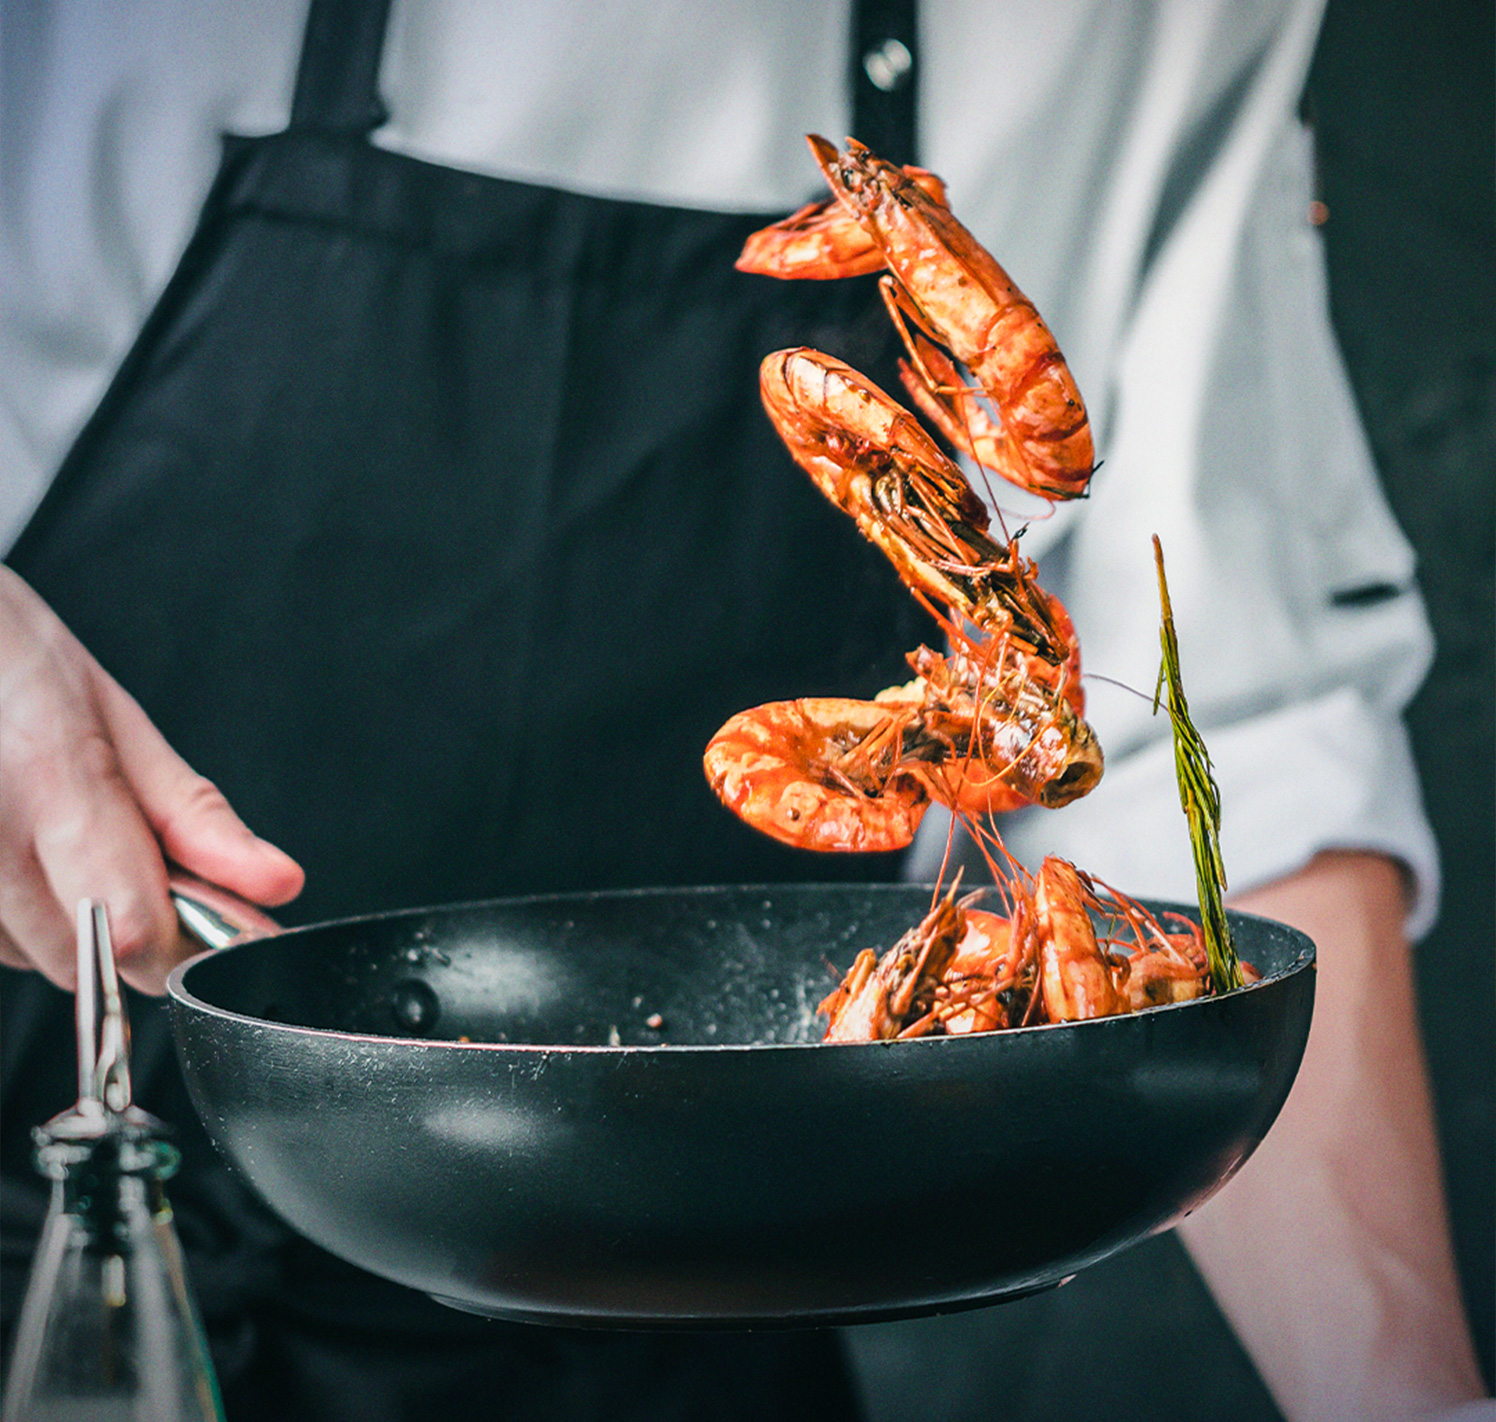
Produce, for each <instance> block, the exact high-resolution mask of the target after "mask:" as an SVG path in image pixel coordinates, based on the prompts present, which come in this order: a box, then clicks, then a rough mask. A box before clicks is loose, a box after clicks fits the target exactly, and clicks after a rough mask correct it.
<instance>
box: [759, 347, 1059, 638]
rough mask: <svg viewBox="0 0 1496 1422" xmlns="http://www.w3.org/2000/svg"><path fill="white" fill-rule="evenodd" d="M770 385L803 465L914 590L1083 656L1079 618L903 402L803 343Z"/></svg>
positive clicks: (764, 373)
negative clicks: (993, 528)
mask: <svg viewBox="0 0 1496 1422" xmlns="http://www.w3.org/2000/svg"><path fill="white" fill-rule="evenodd" d="M759 388H760V391H761V393H762V396H763V402H764V408H765V410H766V411H767V412H768V415H769V418H770V420H771V421H772V423H773V425H774V428H775V429H776V430H777V431H778V433H779V437H780V438H781V439H782V440H783V441H784V443H785V445H786V447H787V448H788V449H789V452H790V454H791V455H792V456H793V457H794V459H795V462H796V463H797V464H799V465H800V467H801V468H802V469H804V470H805V472H806V473H807V474H809V475H810V477H811V479H812V480H813V481H814V482H815V484H816V487H817V488H819V489H820V490H821V492H822V493H823V494H825V495H826V497H827V498H828V499H830V500H831V501H832V503H834V504H836V505H837V506H838V507H839V508H841V509H842V510H843V511H845V512H846V513H848V514H850V515H851V516H852V518H853V519H854V520H855V521H856V523H857V527H858V529H859V530H860V532H861V533H862V535H863V537H864V538H866V539H867V540H868V541H869V542H870V543H872V544H873V545H874V546H875V547H877V548H879V549H880V550H881V551H882V552H883V553H884V554H885V555H886V556H887V558H888V560H889V561H890V562H891V563H892V564H893V566H894V568H895V569H896V570H897V571H898V574H899V576H900V577H901V578H902V579H903V580H904V582H905V584H907V585H908V586H909V587H910V588H911V589H913V590H915V591H916V592H917V593H922V594H924V595H925V596H927V597H928V598H931V599H933V600H934V601H936V602H938V603H941V604H943V605H945V606H946V607H949V608H951V609H952V610H953V611H954V612H955V613H956V614H957V615H958V616H960V617H963V618H966V619H967V620H969V621H971V622H972V623H973V624H975V625H976V626H977V627H978V628H980V629H981V631H982V632H984V633H986V634H987V635H988V636H1008V637H1011V638H1014V639H1016V640H1018V641H1020V642H1022V643H1023V644H1024V645H1025V646H1026V647H1027V648H1030V649H1032V650H1033V651H1034V652H1035V653H1036V654H1037V655H1038V656H1039V657H1041V658H1042V659H1044V660H1045V661H1047V662H1049V663H1050V664H1052V665H1054V666H1059V665H1060V664H1061V663H1063V662H1064V661H1065V660H1066V659H1067V658H1070V657H1071V656H1072V655H1073V654H1074V641H1075V639H1074V630H1073V628H1072V627H1071V626H1070V621H1069V618H1068V616H1066V615H1065V613H1064V609H1063V608H1061V607H1060V605H1059V603H1058V600H1057V599H1055V598H1054V597H1052V596H1051V595H1050V594H1048V593H1046V592H1045V591H1044V590H1043V589H1042V588H1041V587H1040V586H1039V584H1038V582H1037V580H1036V579H1035V577H1034V566H1033V564H1032V563H1031V562H1029V561H1027V560H1025V559H1024V558H1022V557H1021V556H1020V555H1019V553H1018V550H1017V548H1016V546H1015V545H1014V544H1013V543H1009V544H1008V546H1007V547H1003V546H1001V545H999V544H997V543H995V542H994V541H993V540H992V539H991V538H990V537H989V536H988V533H987V529H988V514H987V508H986V505H984V504H983V503H982V501H981V499H980V498H978V496H977V494H976V491H975V490H974V489H973V488H972V487H971V485H970V484H969V483H968V482H967V479H966V476H965V475H964V474H963V473H962V472H961V470H960V469H958V468H957V467H956V465H955V464H953V463H952V462H951V461H950V460H949V459H947V458H946V456H945V455H944V454H942V453H941V451H940V449H939V447H938V446H937V445H936V444H935V441H934V440H933V439H931V437H930V436H929V434H927V433H926V431H925V429H924V427H923V426H922V425H920V423H919V421H918V420H916V419H915V417H914V416H913V415H912V414H911V413H910V412H909V411H908V410H906V409H905V408H904V407H903V406H902V405H900V404H899V403H898V401H896V400H894V399H893V398H892V397H891V396H889V395H888V394H887V393H885V392H884V391H883V390H882V389H880V388H879V387H878V386H877V385H875V384H874V383H873V382H872V381H871V380H869V379H868V378H867V377H866V376H865V375H862V374H861V373H860V372H858V371H856V370H854V369H852V367H851V366H849V365H847V364H846V363H845V362H843V361H840V360H837V359H836V357H834V356H829V355H825V354H823V353H822V352H820V351H815V350H811V349H809V348H808V347H803V346H802V347H799V348H797V349H793V350H782V351H775V352H773V353H772V354H771V355H768V356H765V357H764V360H763V362H762V364H761V365H760V367H759Z"/></svg>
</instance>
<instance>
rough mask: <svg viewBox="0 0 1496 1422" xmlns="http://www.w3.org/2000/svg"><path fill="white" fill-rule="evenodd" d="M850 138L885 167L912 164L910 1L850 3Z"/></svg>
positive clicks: (914, 64) (914, 76)
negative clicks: (865, 147) (867, 149)
mask: <svg viewBox="0 0 1496 1422" xmlns="http://www.w3.org/2000/svg"><path fill="white" fill-rule="evenodd" d="M850 60H851V69H850V78H851V85H852V137H853V138H855V139H857V141H858V142H859V143H865V144H867V146H868V147H869V148H871V149H872V150H873V152H874V153H876V154H877V155H878V156H879V157H880V158H886V159H887V160H888V161H889V162H890V163H913V162H916V161H918V160H917V158H916V156H915V155H916V154H917V153H918V151H919V143H918V133H917V131H916V124H915V116H916V112H917V110H916V99H917V93H918V89H919V83H918V80H919V42H918V35H917V34H916V23H915V0H852V53H851V56H850Z"/></svg>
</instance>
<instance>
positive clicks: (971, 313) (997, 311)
mask: <svg viewBox="0 0 1496 1422" xmlns="http://www.w3.org/2000/svg"><path fill="white" fill-rule="evenodd" d="M808 141H809V143H810V147H811V152H812V153H813V154H814V155H815V159H816V162H817V164H819V166H820V169H821V172H822V173H823V174H824V176H825V178H826V181H827V183H828V184H829V185H830V187H831V190H832V192H833V193H834V194H835V195H836V197H837V199H838V200H839V201H840V203H841V204H842V207H843V209H844V210H845V211H847V212H849V213H851V214H853V215H854V216H855V217H856V219H857V221H858V222H859V223H860V224H861V225H862V229H863V231H864V233H865V234H866V236H867V237H868V238H869V239H870V240H871V241H872V243H873V244H874V246H875V247H876V248H877V250H878V252H879V253H880V255H881V256H882V259H883V263H884V265H885V266H886V267H887V268H888V275H887V276H886V277H885V278H884V286H883V289H884V299H885V301H886V303H887V304H888V308H889V313H890V315H891V316H892V317H893V318H894V321H895V324H896V325H897V326H898V327H899V329H900V332H901V334H902V335H903V336H904V339H905V344H906V347H907V349H908V351H909V364H910V379H909V384H910V386H911V388H913V389H916V390H918V391H922V392H923V393H922V394H917V395H916V399H917V400H918V401H919V402H920V404H921V407H922V408H923V409H925V410H926V412H927V413H931V414H932V417H933V418H935V419H936V420H937V422H938V423H939V424H940V425H941V427H942V429H943V430H944V431H945V432H946V433H947V434H948V435H950V436H951V437H952V438H954V439H955V440H956V442H957V443H958V444H959V445H961V446H962V447H963V448H965V449H966V450H967V452H969V453H971V454H972V456H973V457H974V458H976V459H978V460H979V462H981V463H982V464H983V465H984V466H985V467H987V468H989V469H991V470H992V472H993V473H995V474H998V475H999V476H1000V477H1002V478H1004V479H1006V480H1008V481H1009V482H1010V483H1013V484H1015V485H1017V486H1018V487H1020V488H1024V489H1027V490H1029V491H1031V492H1033V493H1037V494H1041V495H1043V496H1044V497H1046V498H1051V499H1067V498H1075V497H1076V496H1077V495H1079V494H1083V493H1084V492H1085V490H1086V486H1087V484H1088V482H1089V481H1090V477H1091V473H1092V469H1093V467H1094V464H1095V449H1094V445H1093V443H1092V439H1091V426H1090V420H1089V417H1088V416H1087V414H1086V408H1085V403H1084V401H1083V400H1082V399H1081V396H1080V391H1079V390H1078V389H1077V388H1076V385H1075V381H1074V379H1073V377H1072V376H1071V374H1070V370H1069V367H1067V366H1066V364H1065V360H1064V357H1063V356H1062V355H1061V354H1060V349H1059V346H1058V344H1057V343H1056V342H1055V339H1054V336H1053V335H1052V334H1051V333H1050V330H1049V327H1048V326H1046V325H1045V324H1044V320H1043V318H1042V317H1041V316H1040V315H1039V313H1038V311H1037V310H1036V309H1035V308H1034V305H1033V303H1032V302H1031V301H1029V299H1028V298H1027V297H1026V296H1024V294H1023V293H1022V292H1021V291H1020V290H1019V289H1018V286H1017V285H1016V283H1015V282H1014V281H1013V279H1012V278H1011V277H1010V276H1009V275H1008V273H1007V272H1006V271H1004V270H1003V268H1002V267H1001V266H1000V265H999V264H998V262H997V260H996V259H995V258H994V257H993V256H992V254H991V253H990V252H988V251H987V250H986V248H984V247H983V246H982V245H981V243H979V242H978V241H977V240H976V238H975V237H973V236H972V234H971V233H970V232H969V231H968V230H967V229H966V228H965V227H964V226H963V225H962V224H961V223H960V222H958V221H957V220H956V218H955V217H954V216H953V215H952V213H951V210H950V208H949V207H947V206H946V204H945V202H944V201H943V200H942V199H940V198H938V197H935V196H933V195H932V194H931V193H930V192H929V191H928V190H927V189H926V188H925V187H924V186H922V185H921V184H919V183H917V182H915V181H913V180H912V179H911V178H910V177H909V176H908V175H907V174H905V173H904V172H903V171H902V170H900V169H898V168H896V167H894V166H893V165H892V164H891V163H885V162H884V161H883V160H882V159H881V158H879V157H877V156H876V155H875V154H874V153H872V152H871V151H870V150H869V149H867V148H865V147H864V146H863V145H862V144H860V143H858V142H856V141H855V140H853V139H848V140H847V151H846V152H845V153H841V152H838V151H837V148H836V146H835V145H834V144H832V143H829V142H827V140H826V139H824V138H820V137H818V136H817V135H815V134H811V135H809V136H808ZM941 347H943V348H944V349H945V350H948V351H949V352H950V355H951V356H952V357H954V360H955V361H958V362H960V364H961V365H964V366H965V367H966V369H967V370H968V371H970V372H971V374H972V376H973V378H974V379H975V380H976V382H977V385H978V387H979V389H980V392H981V393H982V394H983V395H985V397H986V398H987V400H989V401H990V402H991V415H990V416H989V415H988V413H987V411H986V410H985V409H983V408H982V407H981V406H980V405H979V404H978V402H977V399H976V394H977V392H976V391H973V390H972V389H971V388H970V387H969V386H968V385H966V384H965V382H963V381H962V380H960V378H959V372H958V371H957V369H956V367H955V365H954V364H952V363H951V362H950V361H949V360H948V359H947V358H945V357H944V356H942V354H941V351H940V348H941ZM937 411H938V413H936V412H937ZM966 432H969V433H966Z"/></svg>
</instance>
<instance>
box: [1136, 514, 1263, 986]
mask: <svg viewBox="0 0 1496 1422" xmlns="http://www.w3.org/2000/svg"><path fill="white" fill-rule="evenodd" d="M1153 558H1154V562H1155V563H1156V564H1157V565H1158V598H1159V602H1160V604H1161V605H1162V607H1163V624H1162V626H1161V627H1160V628H1159V641H1160V642H1162V643H1163V650H1164V659H1163V662H1162V663H1161V664H1160V666H1159V669H1158V684H1157V685H1156V686H1155V687H1154V690H1153V712H1154V715H1157V714H1158V707H1159V703H1160V701H1161V700H1162V699H1163V691H1164V685H1165V683H1166V682H1167V685H1168V688H1169V719H1170V720H1171V721H1172V722H1173V726H1174V770H1175V774H1176V775H1177V776H1178V777H1179V803H1180V804H1181V805H1182V806H1183V807H1184V814H1185V818H1186V819H1187V820H1188V821H1189V826H1190V848H1191V849H1192V850H1193V851H1194V858H1195V888H1196V891H1197V892H1198V894H1199V898H1200V927H1201V929H1202V930H1203V932H1204V937H1205V958H1206V962H1207V964H1208V965H1209V968H1210V981H1211V985H1212V986H1213V987H1214V989H1215V991H1216V992H1218V993H1220V992H1229V991H1230V990H1231V989H1232V988H1238V987H1240V986H1241V985H1242V976H1241V963H1240V962H1239V961H1238V959H1237V956H1236V944H1235V943H1234V942H1233V941H1232V938H1231V925H1230V923H1228V922H1227V920H1226V906H1225V893H1226V866H1225V864H1224V863H1223V862H1222V860H1221V839H1220V831H1221V793H1220V791H1219V790H1218V789H1217V788H1216V783H1215V777H1214V776H1213V775H1212V774H1211V773H1210V754H1209V752H1208V751H1207V750H1206V749H1205V742H1204V741H1203V740H1201V739H1200V733H1199V732H1198V731H1197V730H1196V729H1195V727H1194V723H1193V722H1192V721H1191V720H1190V711H1189V706H1188V705H1187V704H1186V702H1185V699H1184V682H1183V680H1182V679H1181V677H1180V675H1179V639H1178V638H1177V637H1176V636H1175V634H1174V609H1173V608H1172V607H1171V606H1170V605H1169V585H1168V583H1167V582H1166V581H1165V580H1164V549H1163V544H1161V543H1160V542H1159V541H1158V535H1157V534H1156V533H1155V534H1154V535H1153Z"/></svg>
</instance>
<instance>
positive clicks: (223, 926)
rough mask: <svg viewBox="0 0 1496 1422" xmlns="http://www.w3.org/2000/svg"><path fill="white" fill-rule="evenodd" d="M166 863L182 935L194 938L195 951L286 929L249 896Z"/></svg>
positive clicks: (224, 945) (232, 944)
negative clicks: (246, 896) (239, 894)
mask: <svg viewBox="0 0 1496 1422" xmlns="http://www.w3.org/2000/svg"><path fill="white" fill-rule="evenodd" d="M167 867H168V873H167V883H168V886H169V888H170V892H171V901H172V904H173V905H174V906H175V907H176V910H177V921H178V922H179V923H180V924H181V926H182V931H183V935H184V936H185V937H186V938H188V939H190V940H191V941H192V944H193V948H192V951H193V952H197V951H198V950H199V949H200V948H233V947H236V946H237V945H238V944H240V943H251V942H253V941H254V940H255V939H256V938H273V937H274V936H275V935H276V934H278V933H284V932H285V929H284V928H282V927H281V925H280V924H278V923H277V922H276V921H275V920H274V919H273V918H271V917H270V915H269V914H267V913H266V912H265V911H264V909H261V908H257V907H256V906H255V905H254V904H252V903H250V902H249V901H248V900H247V899H241V898H240V897H239V896H238V895H237V894H233V893H230V892H229V891H228V890H227V889H223V888H220V887H219V886H218V885H217V884H210V883H208V882H207V881H206V880H205V879H197V878H194V877H193V876H192V875H191V874H188V873H187V872H186V871H185V870H183V869H178V868H177V867H176V866H175V865H168V866H167Z"/></svg>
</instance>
